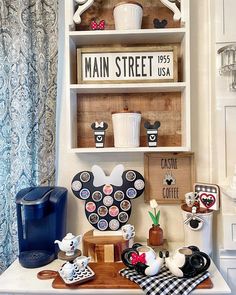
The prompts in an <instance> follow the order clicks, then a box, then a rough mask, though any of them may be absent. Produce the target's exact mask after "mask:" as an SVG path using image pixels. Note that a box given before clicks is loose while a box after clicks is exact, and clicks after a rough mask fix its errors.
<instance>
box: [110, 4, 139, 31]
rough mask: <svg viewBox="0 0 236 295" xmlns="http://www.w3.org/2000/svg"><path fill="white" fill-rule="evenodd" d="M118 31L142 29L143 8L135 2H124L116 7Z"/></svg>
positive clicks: (115, 17) (116, 26)
mask: <svg viewBox="0 0 236 295" xmlns="http://www.w3.org/2000/svg"><path fill="white" fill-rule="evenodd" d="M113 15H114V21H115V29H116V30H136V29H141V26H142V18H143V7H142V5H141V4H140V3H138V2H135V1H123V2H119V3H118V4H116V5H115V7H114V10H113Z"/></svg>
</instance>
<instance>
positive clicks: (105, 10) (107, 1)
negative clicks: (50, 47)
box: [76, 0, 180, 31]
mask: <svg viewBox="0 0 236 295" xmlns="http://www.w3.org/2000/svg"><path fill="white" fill-rule="evenodd" d="M119 2H120V1H119V0H102V1H101V0H95V2H94V4H93V5H92V6H91V7H90V8H89V9H88V10H87V11H85V12H84V13H83V14H82V16H81V19H82V22H81V24H80V25H77V26H76V30H78V31H83V30H85V31H86V30H89V29H90V28H89V24H90V23H91V21H92V20H94V16H96V18H97V19H98V20H102V19H104V20H105V27H106V30H114V29H115V26H114V18H113V8H114V6H115V5H116V4H117V3H119ZM138 2H139V3H140V4H141V5H142V6H143V21H142V29H150V28H154V25H153V20H154V19H156V18H158V19H159V20H160V21H162V20H163V19H166V20H167V26H166V27H167V28H179V27H180V21H173V13H172V11H171V10H170V9H168V8H167V7H165V6H163V4H162V3H161V2H160V1H157V0H150V1H147V0H139V1H138Z"/></svg>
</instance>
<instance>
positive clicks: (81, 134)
mask: <svg viewBox="0 0 236 295" xmlns="http://www.w3.org/2000/svg"><path fill="white" fill-rule="evenodd" d="M181 104H182V97H181V93H179V92H171V93H168V92H165V93H126V94H125V95H124V94H80V95H79V96H78V97H77V130H78V132H77V147H78V148H88V147H95V142H94V134H93V130H92V129H91V124H92V122H94V121H98V122H101V121H105V122H107V123H108V129H107V130H106V137H105V147H113V146H114V139H113V128H112V116H111V114H112V112H120V111H122V110H123V109H124V108H126V107H127V108H128V110H130V111H140V112H141V114H142V120H141V128H140V146H141V147H147V146H148V143H147V136H146V129H145V128H144V122H145V121H147V120H148V121H151V122H154V121H156V120H158V121H160V122H161V127H160V129H159V139H158V146H160V147H162V146H164V147H179V146H181V143H182V136H181V133H182V130H181V126H182V113H181Z"/></svg>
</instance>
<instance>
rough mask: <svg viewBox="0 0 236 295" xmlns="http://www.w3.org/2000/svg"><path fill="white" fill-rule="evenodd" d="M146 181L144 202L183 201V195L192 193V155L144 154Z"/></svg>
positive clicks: (172, 202) (174, 202) (166, 202)
mask: <svg viewBox="0 0 236 295" xmlns="http://www.w3.org/2000/svg"><path fill="white" fill-rule="evenodd" d="M144 177H145V180H146V189H145V201H147V202H149V200H151V199H156V200H157V202H158V203H163V204H177V203H183V202H184V201H185V194H186V193H187V192H191V191H193V184H194V154H193V153H184V152H183V153H146V154H145V157H144Z"/></svg>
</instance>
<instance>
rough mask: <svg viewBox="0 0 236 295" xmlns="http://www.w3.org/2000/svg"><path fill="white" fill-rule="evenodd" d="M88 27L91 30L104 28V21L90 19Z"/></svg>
mask: <svg viewBox="0 0 236 295" xmlns="http://www.w3.org/2000/svg"><path fill="white" fill-rule="evenodd" d="M90 28H91V29H92V30H104V29H105V21H104V20H101V21H100V22H96V21H94V20H93V21H92V22H91V24H90Z"/></svg>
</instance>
